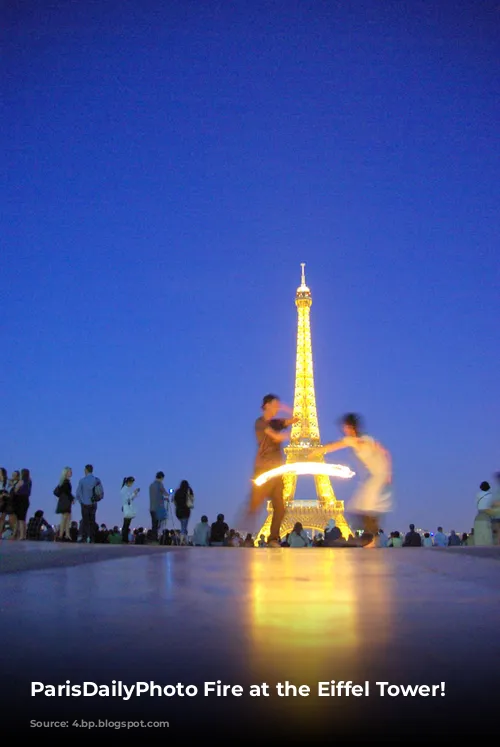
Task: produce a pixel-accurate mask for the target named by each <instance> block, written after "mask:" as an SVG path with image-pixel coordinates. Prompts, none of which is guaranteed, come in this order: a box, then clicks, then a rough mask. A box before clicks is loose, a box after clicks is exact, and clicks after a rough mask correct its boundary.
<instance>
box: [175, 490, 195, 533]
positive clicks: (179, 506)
mask: <svg viewBox="0 0 500 747" xmlns="http://www.w3.org/2000/svg"><path fill="white" fill-rule="evenodd" d="M174 505H175V515H176V517H177V518H178V519H179V521H180V523H181V544H182V545H187V533H188V531H187V530H188V522H189V517H190V516H191V509H192V508H193V507H194V493H193V489H192V488H191V485H190V484H189V483H188V481H187V480H183V481H182V482H181V484H180V485H179V487H178V488H177V490H176V491H175V493H174Z"/></svg>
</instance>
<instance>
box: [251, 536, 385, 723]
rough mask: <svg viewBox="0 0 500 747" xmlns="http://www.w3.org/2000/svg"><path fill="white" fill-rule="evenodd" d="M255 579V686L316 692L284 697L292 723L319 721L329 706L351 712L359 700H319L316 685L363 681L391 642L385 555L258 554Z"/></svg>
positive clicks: (282, 706) (322, 551) (253, 564)
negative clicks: (373, 660) (372, 660)
mask: <svg viewBox="0 0 500 747" xmlns="http://www.w3.org/2000/svg"><path fill="white" fill-rule="evenodd" d="M361 556H363V557H361ZM249 575H250V596H249V604H250V616H251V630H250V652H249V653H250V667H251V670H252V676H253V677H254V678H255V682H267V683H269V685H270V686H271V688H272V689H273V688H275V685H276V683H277V682H284V681H285V680H288V681H289V682H290V683H293V684H295V685H301V684H306V685H308V686H309V687H311V697H308V698H300V697H297V698H291V699H290V698H277V700H278V702H277V704H276V707H277V708H278V709H280V710H284V711H286V714H287V717H289V716H290V717H292V718H293V719H295V718H297V719H299V720H300V719H301V718H307V719H311V718H312V719H315V718H319V715H318V714H319V713H320V711H321V712H324V707H325V706H328V704H329V703H330V704H331V705H332V707H333V704H335V706H336V707H339V705H340V702H342V707H343V708H344V709H347V710H346V711H345V713H347V712H350V711H351V710H352V704H353V699H352V698H351V699H350V701H347V699H343V700H342V701H340V700H339V699H330V698H321V699H319V700H318V698H317V697H316V693H317V683H318V682H320V681H323V682H328V681H330V680H332V679H333V680H336V681H338V680H341V679H342V680H352V681H353V682H360V683H361V682H364V680H365V674H366V671H367V663H368V661H369V658H370V655H371V653H373V651H374V647H375V650H380V647H381V646H382V647H384V646H385V645H386V643H387V640H388V638H389V635H390V624H389V620H390V608H391V605H390V594H391V592H390V583H388V574H387V572H386V568H385V560H384V558H383V551H378V550H372V551H370V550H362V549H357V548H345V549H340V550H330V549H326V548H311V549H297V550H294V549H290V548H286V549H283V550H262V551H260V550H257V551H255V553H252V558H251V560H250V574H249ZM356 707H359V705H358V706H356ZM344 715H345V714H344Z"/></svg>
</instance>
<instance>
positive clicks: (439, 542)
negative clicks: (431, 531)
mask: <svg viewBox="0 0 500 747" xmlns="http://www.w3.org/2000/svg"><path fill="white" fill-rule="evenodd" d="M434 547H448V537H447V536H446V534H445V533H444V532H443V527H438V530H437V532H436V534H435V535H434Z"/></svg>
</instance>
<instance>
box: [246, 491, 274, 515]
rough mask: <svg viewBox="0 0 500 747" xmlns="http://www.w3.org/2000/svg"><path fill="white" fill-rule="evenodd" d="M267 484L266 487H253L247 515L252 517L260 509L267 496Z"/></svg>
mask: <svg viewBox="0 0 500 747" xmlns="http://www.w3.org/2000/svg"><path fill="white" fill-rule="evenodd" d="M268 488H269V484H266V485H260V486H259V485H253V487H252V492H251V494H250V501H249V503H248V514H249V515H250V516H253V515H254V514H256V513H257V512H258V511H260V509H261V508H262V504H263V503H264V501H265V500H266V498H267V497H268V495H269V490H268Z"/></svg>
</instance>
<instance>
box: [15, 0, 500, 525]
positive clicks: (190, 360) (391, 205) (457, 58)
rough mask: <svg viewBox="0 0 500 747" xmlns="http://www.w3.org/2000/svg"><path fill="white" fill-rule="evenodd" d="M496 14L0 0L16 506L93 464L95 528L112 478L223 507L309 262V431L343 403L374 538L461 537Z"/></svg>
mask: <svg viewBox="0 0 500 747" xmlns="http://www.w3.org/2000/svg"><path fill="white" fill-rule="evenodd" d="M49 5H50V7H49ZM140 6H141V7H140ZM499 8H500V6H499V5H498V2H496V1H495V2H493V1H491V2H489V1H488V0H484V1H483V2H481V3H477V2H476V1H473V2H468V1H467V0H462V1H461V2H456V3H453V2H448V3H443V2H437V1H436V2H399V1H398V2H382V3H381V2H377V1H375V0H374V1H373V2H356V1H354V2H328V3H326V2H305V3H298V2H284V1H283V2H274V3H271V2H268V3H258V2H254V1H252V2H234V3H229V2H218V3H207V2H186V1H185V0H182V2H181V1H179V2H168V1H167V0H166V1H165V2H147V0H145V1H143V2H141V3H139V2H126V1H125V2H123V1H122V2H119V3H114V2H107V3H101V2H91V1H90V0H85V2H77V1H74V2H55V3H50V4H49V3H47V2H45V0H40V1H39V2H31V1H30V0H22V2H21V0H19V1H18V2H10V3H7V4H5V5H4V8H3V22H2V26H3V29H2V37H3V39H2V46H3V60H2V67H1V75H2V81H1V88H2V93H3V98H4V104H5V106H4V111H3V115H2V125H1V127H2V134H3V139H4V144H5V153H6V154H5V155H4V158H3V162H4V166H5V171H4V173H5V176H6V178H5V179H4V182H3V186H2V194H1V195H0V197H1V198H2V203H3V218H2V226H1V231H2V244H3V249H2V275H3V282H2V304H1V308H2V322H1V329H2V337H1V340H2V361H3V362H2V366H1V374H0V376H1V391H2V432H1V442H0V444H1V449H0V455H1V456H0V461H1V463H2V465H3V466H5V467H7V468H8V470H9V473H10V471H11V470H12V469H14V468H20V467H24V466H27V467H29V468H30V469H31V470H32V474H33V481H34V493H33V497H32V506H31V510H30V513H32V510H35V509H37V508H39V507H40V508H43V509H45V510H46V512H47V518H49V519H50V520H55V515H54V514H53V510H54V508H55V501H56V499H55V498H54V497H53V495H52V489H53V487H54V485H55V484H56V482H57V480H58V477H59V473H60V470H61V468H62V467H63V466H65V465H71V466H72V467H73V469H74V471H75V478H76V477H80V476H81V474H82V470H83V466H84V465H85V463H87V462H92V463H93V464H94V466H95V473H96V474H97V475H98V476H99V477H101V479H102V480H103V483H104V487H105V491H106V497H105V500H104V502H103V503H102V504H101V506H100V509H99V512H98V519H99V520H100V521H105V522H108V523H110V524H114V523H120V522H121V517H122V515H121V511H120V505H121V504H120V501H119V489H120V486H121V479H122V477H123V476H124V475H126V474H133V475H135V476H136V478H137V484H138V485H140V486H141V487H142V490H143V497H142V502H141V506H142V508H141V511H140V513H139V516H138V519H137V524H138V523H141V522H146V521H147V520H148V519H149V517H148V508H149V506H148V500H147V487H148V485H149V483H150V481H151V480H152V479H153V478H154V473H155V472H156V471H157V470H159V469H162V470H164V472H165V473H166V475H167V478H166V483H167V485H168V486H175V485H177V484H178V483H179V481H180V480H181V479H183V478H187V479H188V480H189V481H190V482H191V484H192V485H193V488H194V490H195V493H196V499H197V508H196V510H195V513H194V517H193V519H194V520H198V519H199V516H200V515H201V513H205V512H206V513H207V514H208V515H209V519H210V520H211V521H212V520H213V519H215V514H216V513H217V512H218V511H222V512H224V513H225V514H226V516H227V518H228V519H230V520H231V521H232V520H233V519H234V517H235V514H236V511H237V509H239V507H240V506H241V502H242V500H243V499H244V497H245V495H246V493H247V491H248V488H249V478H250V476H251V469H252V463H253V459H254V452H255V444H254V435H253V422H254V419H255V418H256V417H257V416H258V415H259V405H260V400H261V397H262V395H263V394H265V393H267V392H268V391H273V392H277V393H278V394H280V395H281V397H282V399H283V400H284V401H286V402H289V403H291V402H292V401H293V386H294V366H295V336H296V309H295V305H294V296H295V291H296V288H297V286H298V284H299V281H300V262H306V263H307V267H306V272H307V281H308V284H309V286H310V287H311V290H312V294H313V307H312V333H313V349H314V359H315V373H316V393H317V403H318V411H319V420H320V428H321V432H322V437H323V440H331V439H333V438H336V437H337V436H338V433H339V432H338V427H337V425H336V422H337V418H338V417H339V416H340V415H341V414H342V413H343V412H345V411H348V410H351V409H352V410H355V411H358V412H361V413H363V415H364V416H365V418H366V422H367V426H368V430H369V432H370V433H372V434H373V435H375V436H376V437H378V438H380V439H381V440H382V441H383V442H384V444H385V445H386V446H387V447H388V448H389V449H390V450H391V451H392V453H393V459H394V466H395V488H396V490H397V498H398V503H397V506H396V509H395V512H394V514H393V515H392V516H391V517H390V520H388V521H387V522H386V523H385V527H386V529H389V530H390V529H391V528H396V527H398V528H400V529H405V528H406V525H407V524H408V522H409V521H414V522H415V523H416V524H417V525H419V526H424V527H428V528H431V529H434V528H435V527H436V526H437V525H438V524H443V525H444V527H445V529H448V530H449V529H451V528H456V529H457V530H460V531H462V530H469V528H470V526H471V524H472V520H473V517H474V514H475V502H474V496H475V494H476V492H477V489H478V485H479V482H480V481H481V480H484V479H490V477H491V475H492V473H493V471H494V470H495V469H500V459H499V455H498V443H499V437H500V409H499V404H498V380H499V371H500V358H499V354H498V320H499V318H500V303H499V287H500V283H499V281H500V277H499V264H498V257H497V256H496V252H497V251H498V235H499V223H500V221H499V208H498V204H499V203H498V197H499V186H500V185H499V181H500V180H499V173H500V171H499V168H500V163H499V135H500V126H499V121H500V106H499V95H500V83H499V81H500V56H499V50H500V46H499V42H500V33H499V29H500V11H499ZM335 456H336V457H337V458H335V460H333V459H332V457H330V461H338V462H342V463H344V464H349V465H350V466H352V467H353V468H354V469H357V464H356V461H355V459H354V458H353V457H352V455H351V454H349V453H348V452H347V453H345V454H342V456H340V454H339V455H335ZM308 480H309V481H310V482H309V481H308ZM75 482H76V479H75ZM311 483H312V479H311V478H305V479H304V481H303V482H302V483H301V487H300V489H299V491H298V494H297V497H301V498H305V497H308V496H311V491H310V488H311ZM334 485H335V488H336V490H337V494H338V496H339V497H340V498H343V499H346V500H347V499H348V498H349V495H350V494H351V492H352V490H353V488H354V486H355V485H354V481H351V482H350V483H342V484H341V483H340V481H335V483H334ZM75 514H76V516H75V518H79V510H77V511H76V512H75ZM193 525H194V524H193V523H192V524H191V527H192V526H193Z"/></svg>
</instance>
